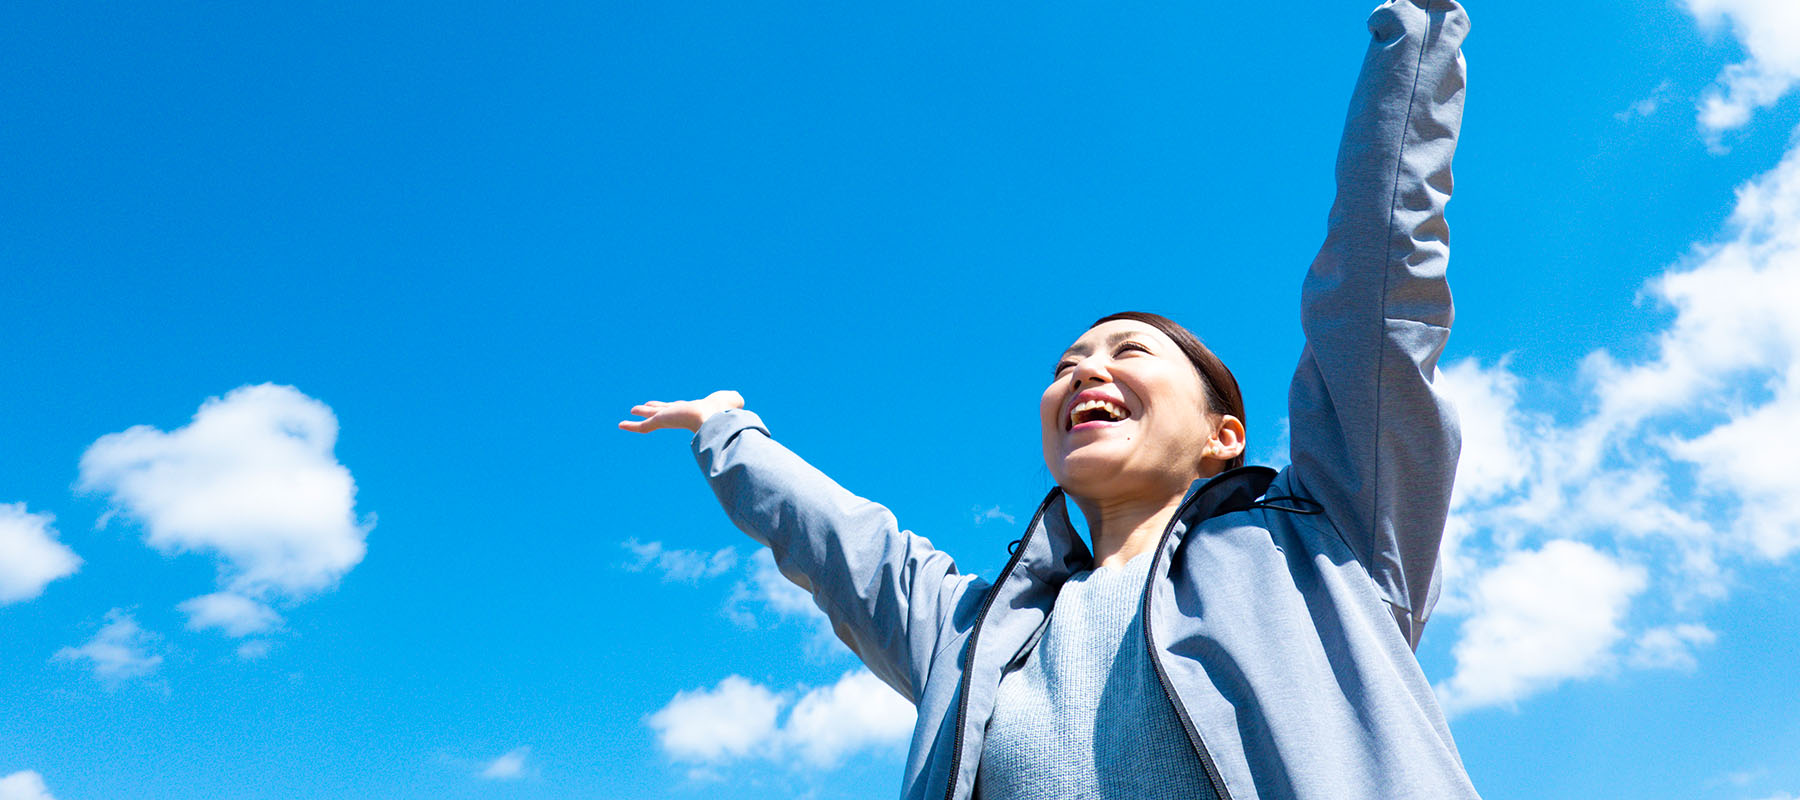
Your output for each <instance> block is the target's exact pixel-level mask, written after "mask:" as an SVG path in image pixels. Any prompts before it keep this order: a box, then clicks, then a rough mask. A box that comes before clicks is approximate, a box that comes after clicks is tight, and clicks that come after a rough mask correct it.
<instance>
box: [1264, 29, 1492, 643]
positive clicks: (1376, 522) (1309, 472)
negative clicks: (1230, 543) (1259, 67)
mask: <svg viewBox="0 0 1800 800" xmlns="http://www.w3.org/2000/svg"><path fill="white" fill-rule="evenodd" d="M1468 28H1469V23H1468V17H1467V16H1466V15H1465V14H1464V12H1463V9H1462V7H1461V6H1460V5H1459V4H1457V3H1456V2H1455V1H1454V0H1392V2H1388V3H1386V4H1384V5H1382V6H1381V7H1380V8H1378V9H1376V10H1375V12H1374V14H1373V15H1372V16H1370V18H1369V31H1370V33H1371V34H1372V41H1371V42H1370V44H1369V49H1368V53H1367V55H1366V56H1365V57H1364V59H1363V65H1362V73H1361V75H1360V76H1359V77H1358V79H1357V83H1356V90H1355V93H1354V95H1352V97H1351V100H1350V112H1349V116H1348V119H1347V120H1346V121H1345V124H1344V138H1343V142H1342V144H1341V145H1340V147H1339V150H1338V160H1337V197H1336V199H1335V200H1334V201H1333V203H1332V207H1331V217H1330V226H1329V229H1328V231H1327V233H1326V238H1325V244H1324V246H1323V247H1321V248H1320V250H1319V254H1318V257H1317V258H1316V259H1315V260H1314V261H1313V263H1312V268H1311V269H1310V270H1309V271H1308V273H1307V276H1306V281H1305V284H1304V286H1303V288H1302V291H1301V312H1300V314H1301V326H1302V327H1303V328H1304V330H1305V333H1306V347H1305V350H1304V352H1302V354H1301V356H1300V365H1299V367H1298V368H1297V369H1296V370H1295V372H1294V380H1293V384H1292V386H1291V387H1290V389H1289V393H1288V414H1289V420H1290V426H1291V428H1290V429H1291V431H1292V434H1291V441H1292V447H1293V453H1292V456H1293V467H1292V474H1293V476H1294V479H1295V481H1296V483H1297V484H1298V486H1297V487H1296V488H1298V489H1299V490H1300V491H1301V492H1303V493H1305V494H1307V495H1308V496H1310V497H1311V498H1312V499H1314V500H1316V501H1317V502H1319V503H1320V504H1321V505H1322V506H1324V508H1325V512H1326V514H1327V515H1328V516H1329V518H1330V519H1331V521H1332V523H1333V524H1334V525H1335V526H1336V528H1337V530H1338V532H1339V534H1340V535H1342V536H1343V537H1344V540H1345V542H1346V543H1347V544H1348V545H1349V546H1350V548H1351V550H1352V551H1353V552H1354V553H1355V554H1356V556H1357V558H1358V559H1359V560H1361V562H1362V564H1363V565H1364V567H1365V568H1366V569H1367V570H1368V572H1369V574H1370V576H1371V577H1373V578H1374V579H1375V582H1376V584H1377V586H1378V587H1379V588H1380V589H1381V591H1382V592H1383V593H1384V594H1385V595H1386V599H1387V600H1388V602H1389V603H1390V604H1391V605H1392V606H1393V610H1394V617H1395V619H1396V621H1398V622H1399V624H1400V629H1401V632H1402V633H1403V634H1404V635H1405V636H1406V638H1407V641H1408V642H1410V643H1412V645H1413V646H1414V647H1417V646H1418V637H1419V633H1420V631H1421V629H1422V628H1423V627H1424V624H1425V620H1426V618H1427V617H1428V616H1429V615H1430V611H1431V606H1432V605H1433V604H1434V603H1435V602H1436V600H1437V585H1436V581H1437V579H1436V567H1437V558H1438V545H1439V542H1440V541H1441V539H1442V538H1443V531H1444V523H1445V519H1446V517H1447V515H1448V513H1449V503H1450V487H1451V481H1452V480H1453V478H1454V477H1455V474H1456V460H1457V453H1458V450H1459V449H1460V446H1461V439H1460V436H1459V434H1458V431H1457V421H1456V414H1455V412H1454V410H1453V409H1452V408H1451V407H1450V404H1449V403H1448V402H1447V401H1446V399H1445V398H1444V397H1443V396H1442V395H1441V394H1439V393H1438V391H1437V390H1436V388H1435V387H1434V386H1433V385H1432V384H1433V380H1434V379H1435V378H1436V375H1437V360H1438V356H1439V354H1441V353H1442V352H1443V349H1444V343H1445V340H1446V339H1447V338H1448V337H1449V334H1450V321H1451V317H1452V316H1453V312H1452V308H1451V302H1450V287H1449V284H1448V283H1447V282H1446V280H1445V265H1446V262H1447V261H1448V259H1449V245H1450V230H1449V227H1448V226H1447V225H1446V224H1445V221H1444V204H1445V203H1446V202H1447V201H1448V200H1449V199H1450V187H1451V180H1450V160H1451V156H1452V155H1453V154H1454V153H1455V151H1456V136H1457V129H1458V127H1459V126H1460V125H1461V123H1462V108H1463V79H1464V68H1463V58H1462V53H1461V50H1460V46H1461V43H1462V39H1463V36H1464V35H1465V34H1466V33H1467V32H1468Z"/></svg>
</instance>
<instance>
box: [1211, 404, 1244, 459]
mask: <svg viewBox="0 0 1800 800" xmlns="http://www.w3.org/2000/svg"><path fill="white" fill-rule="evenodd" d="M1243 452H1244V422H1243V420H1240V419H1238V418H1237V417H1234V416H1232V415H1230V414H1224V415H1221V416H1220V417H1219V421H1218V423H1217V424H1216V425H1214V426H1213V434H1212V438H1211V439H1209V440H1207V442H1206V447H1205V448H1204V449H1202V450H1201V451H1200V458H1201V460H1202V463H1204V462H1205V461H1208V460H1211V461H1220V462H1224V461H1230V460H1232V459H1234V458H1237V457H1238V456H1240V455H1242V454H1243ZM1214 471H1215V472H1216V471H1217V470H1214Z"/></svg>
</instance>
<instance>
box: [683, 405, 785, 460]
mask: <svg viewBox="0 0 1800 800" xmlns="http://www.w3.org/2000/svg"><path fill="white" fill-rule="evenodd" d="M751 428H754V429H756V430H758V431H762V434H763V435H764V436H769V429H768V428H767V427H766V426H764V425H763V421H762V417H759V416H757V415H756V412H754V411H746V410H744V409H741V408H734V409H729V410H726V411H720V412H719V413H717V414H714V415H712V416H710V417H707V418H706V421H705V422H703V423H700V430H697V431H695V432H694V440H693V442H692V443H691V446H692V447H693V449H694V455H696V456H698V455H700V454H701V453H703V452H705V451H707V450H712V451H714V452H717V451H718V450H719V448H722V447H724V446H725V445H726V444H727V443H729V442H730V441H731V440H732V439H733V438H735V437H736V436H737V435H738V434H739V433H742V432H744V431H745V430H747V429H751ZM770 438H774V437H770Z"/></svg>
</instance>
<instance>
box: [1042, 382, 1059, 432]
mask: <svg viewBox="0 0 1800 800" xmlns="http://www.w3.org/2000/svg"><path fill="white" fill-rule="evenodd" d="M1061 405H1062V404H1061V403H1059V402H1057V398H1056V389H1055V387H1051V388H1049V389H1045V390H1044V396H1043V397H1041V398H1038V427H1040V428H1042V429H1044V432H1046V433H1048V432H1049V431H1050V429H1051V428H1052V427H1053V426H1054V425H1055V424H1056V415H1057V409H1058V407H1059V406H1061Z"/></svg>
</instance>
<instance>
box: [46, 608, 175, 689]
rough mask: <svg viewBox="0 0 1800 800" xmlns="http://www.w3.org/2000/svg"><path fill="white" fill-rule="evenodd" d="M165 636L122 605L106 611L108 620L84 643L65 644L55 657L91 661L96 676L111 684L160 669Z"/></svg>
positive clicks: (51, 658) (57, 659)
mask: <svg viewBox="0 0 1800 800" xmlns="http://www.w3.org/2000/svg"><path fill="white" fill-rule="evenodd" d="M161 639H162V637H160V636H157V635H156V634H154V633H151V632H150V631H147V630H144V629H143V628H141V627H138V624H137V620H135V619H133V618H132V616H131V615H130V614H129V613H126V612H125V611H123V610H121V609H117V608H115V609H113V610H111V611H108V612H106V624H105V625H103V626H101V628H100V631H99V632H98V633H96V634H94V638H92V639H90V640H88V642H87V644H84V645H82V646H80V647H64V648H63V649H61V650H58V651H56V654H55V655H53V656H51V657H50V660H52V661H83V660H85V661H87V662H88V664H89V666H91V667H92V668H93V670H94V677H95V678H98V679H99V680H100V682H101V683H104V684H106V685H108V686H117V685H118V684H120V683H123V682H124V681H127V680H130V679H132V678H141V677H144V676H146V675H149V674H150V673H152V672H155V671H156V668H157V667H158V666H160V665H161V664H162V660H163V657H162V656H161V655H160V654H158V653H157V652H156V650H157V649H158V646H159V642H160V641H161Z"/></svg>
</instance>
